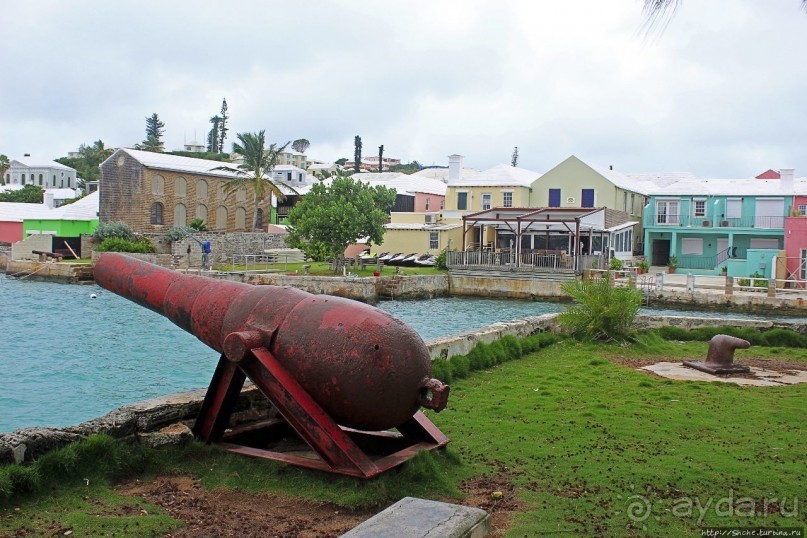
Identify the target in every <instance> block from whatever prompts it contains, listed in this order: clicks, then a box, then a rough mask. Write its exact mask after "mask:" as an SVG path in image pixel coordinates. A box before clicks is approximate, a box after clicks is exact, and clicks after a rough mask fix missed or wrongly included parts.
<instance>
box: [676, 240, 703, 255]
mask: <svg viewBox="0 0 807 538" xmlns="http://www.w3.org/2000/svg"><path fill="white" fill-rule="evenodd" d="M681 254H682V255H686V254H694V255H695V256H703V239H702V238H694V237H688V238H684V239H682V240H681Z"/></svg>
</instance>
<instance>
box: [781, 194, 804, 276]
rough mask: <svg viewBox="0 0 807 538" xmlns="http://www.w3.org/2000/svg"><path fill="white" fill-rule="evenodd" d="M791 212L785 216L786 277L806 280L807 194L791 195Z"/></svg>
mask: <svg viewBox="0 0 807 538" xmlns="http://www.w3.org/2000/svg"><path fill="white" fill-rule="evenodd" d="M792 214H793V215H798V216H791V217H787V218H785V244H784V247H785V252H786V254H787V275H786V278H787V279H788V280H807V196H794V197H793V213H792ZM803 285H804V283H803Z"/></svg>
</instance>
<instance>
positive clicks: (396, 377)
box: [94, 253, 449, 477]
mask: <svg viewBox="0 0 807 538" xmlns="http://www.w3.org/2000/svg"><path fill="white" fill-rule="evenodd" d="M94 277H95V281H96V283H97V284H99V285H100V286H102V287H104V288H106V289H108V290H110V291H112V292H114V293H117V294H118V295H121V296H123V297H125V298H127V299H129V300H131V301H133V302H135V303H137V304H139V305H141V306H143V307H145V308H149V309H150V310H153V311H154V312H157V313H159V314H161V315H163V316H165V317H167V318H168V319H169V320H171V321H172V322H173V323H174V324H176V325H178V326H179V327H181V328H182V329H184V330H185V331H187V332H189V333H191V334H193V335H194V336H196V337H197V338H198V339H199V340H201V341H202V342H204V343H205V344H207V345H208V346H209V347H211V348H213V349H215V350H216V351H218V352H219V353H220V354H221V357H220V359H219V362H218V365H217V367H216V371H215V373H214V375H213V378H212V380H211V383H210V387H209V389H208V391H207V395H206V397H205V400H204V402H203V404H202V408H201V411H200V413H199V416H198V417H197V421H196V424H195V425H194V433H195V434H196V435H197V436H198V437H199V438H200V439H202V440H204V441H205V442H220V443H222V444H223V446H225V447H226V448H227V449H228V450H231V451H233V452H238V453H242V454H247V455H251V456H259V457H264V458H269V459H275V460H279V461H284V462H288V463H292V464H295V465H300V466H303V467H309V468H313V469H319V470H324V471H329V472H334V473H341V474H346V475H351V476H359V477H371V476H374V475H376V474H378V473H380V472H382V471H384V470H386V469H389V468H392V467H395V466H396V465H398V464H400V463H403V462H404V461H406V459H408V458H409V457H411V456H413V455H414V454H415V453H416V452H417V451H419V450H421V449H432V448H437V447H442V446H445V445H446V444H447V443H448V439H447V438H446V437H445V436H444V435H443V434H442V433H441V432H440V431H439V430H438V429H437V428H436V427H435V426H434V425H433V424H432V423H431V422H430V421H429V420H428V419H427V418H426V417H425V415H423V413H421V412H420V411H418V409H419V408H420V407H426V408H429V409H433V410H435V411H440V410H441V409H443V408H444V407H445V406H446V401H447V398H448V393H449V388H448V387H447V386H446V385H444V384H442V383H441V382H439V381H438V380H436V379H431V378H430V372H431V357H430V356H429V352H428V349H427V348H426V346H425V344H424V343H423V340H422V339H421V338H420V336H418V335H417V333H416V332H415V331H414V330H412V329H411V327H408V326H407V325H406V324H404V323H403V322H401V321H400V320H398V319H396V318H394V317H393V316H391V315H389V314H387V313H386V312H383V311H381V310H379V309H377V308H374V307H372V306H369V305H366V304H363V303H358V302H356V301H350V300H348V299H344V298H340V297H332V296H327V295H313V294H310V293H307V292H305V291H302V290H298V289H294V288H285V287H277V286H252V285H248V284H243V283H237V282H227V281H221V280H216V279H212V278H207V277H201V276H187V275H182V274H180V273H177V272H174V271H170V270H167V269H165V268H162V267H159V266H156V265H153V264H149V263H146V262H142V261H140V260H137V259H135V258H132V257H129V256H126V255H122V254H117V253H104V254H102V255H101V257H100V258H99V259H98V260H97V262H96V264H95V267H94ZM247 378H249V379H251V380H252V382H253V383H255V385H256V386H257V387H258V389H259V390H260V391H261V392H262V393H263V394H264V395H265V396H266V397H267V398H268V399H269V400H270V402H271V403H272V404H274V405H275V407H276V408H277V410H278V412H279V415H280V417H282V418H281V419H275V420H271V421H264V422H262V423H254V424H248V425H243V426H238V427H235V428H233V429H232V430H229V429H228V426H229V424H230V417H231V415H232V413H233V411H234V409H235V405H236V402H237V400H238V398H239V395H240V392H241V389H242V387H243V385H244V383H245V381H246V379H247ZM393 428H394V429H397V432H393V431H391V430H392V429H393Z"/></svg>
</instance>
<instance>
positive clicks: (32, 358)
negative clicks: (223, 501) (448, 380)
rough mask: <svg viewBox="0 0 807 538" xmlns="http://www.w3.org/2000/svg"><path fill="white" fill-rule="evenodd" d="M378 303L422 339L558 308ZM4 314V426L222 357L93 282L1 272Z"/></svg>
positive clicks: (112, 399) (147, 393) (47, 422)
mask: <svg viewBox="0 0 807 538" xmlns="http://www.w3.org/2000/svg"><path fill="white" fill-rule="evenodd" d="M377 306H378V307H379V308H381V309H383V310H386V311H387V312H389V313H391V314H392V315H394V316H396V317H398V318H400V319H402V320H403V321H405V322H406V323H408V324H410V325H411V326H412V327H413V328H414V329H415V330H416V331H417V332H418V333H419V334H420V335H421V337H422V338H423V339H424V340H428V339H431V338H435V337H439V336H446V335H449V334H455V333H458V332H462V331H466V330H470V329H474V328H477V327H483V326H486V325H489V324H491V323H493V322H497V321H509V320H513V319H519V318H523V317H526V316H538V315H542V314H547V313H552V312H559V311H561V310H563V305H562V304H558V303H553V302H531V301H512V300H501V299H489V298H459V297H457V298H442V299H432V300H428V301H391V302H382V303H379V304H378V305H377ZM648 311H649V312H656V313H658V312H660V311H659V310H656V309H649V310H648ZM0 312H2V314H0V323H2V332H0V432H7V431H12V430H15V429H18V428H23V427H27V426H56V427H58V426H67V425H73V424H78V423H80V422H83V421H85V420H89V419H92V418H95V417H99V416H101V415H104V414H106V413H108V412H109V411H111V410H113V409H115V408H117V407H120V406H122V405H125V404H129V403H133V402H136V401H140V400H145V399H148V398H153V397H156V396H161V395H165V394H170V393H172V392H181V391H187V390H192V389H196V388H202V387H206V386H207V383H208V382H209V380H210V377H211V376H212V375H213V370H214V368H215V364H216V361H217V360H218V354H217V353H216V352H215V351H214V350H212V349H210V348H209V347H207V346H206V345H204V344H203V343H201V342H200V341H199V340H197V339H196V337H194V336H192V335H191V334H189V333H187V332H185V331H183V330H182V329H180V328H179V327H177V326H176V325H174V324H172V323H171V322H170V321H168V320H167V319H166V318H164V317H163V316H161V315H159V314H157V313H154V312H151V311H150V310H147V309H146V308H143V307H141V306H138V305H136V304H134V303H132V302H130V301H128V300H126V299H124V298H122V297H119V296H117V295H115V294H113V293H111V292H109V291H107V290H105V289H102V288H100V287H98V286H95V285H83V286H79V285H69V284H57V283H48V282H33V281H29V280H24V279H13V278H6V276H5V275H2V274H0ZM664 313H670V314H672V315H676V314H677V315H685V314H686V313H684V312H680V311H668V312H664ZM697 315H703V313H698V314H697ZM734 317H737V316H734ZM748 317H751V316H748Z"/></svg>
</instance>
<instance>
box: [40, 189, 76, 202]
mask: <svg viewBox="0 0 807 538" xmlns="http://www.w3.org/2000/svg"><path fill="white" fill-rule="evenodd" d="M45 192H46V193H51V194H53V199H54V200H70V199H71V198H75V197H76V196H78V195H79V191H78V189H45Z"/></svg>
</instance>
